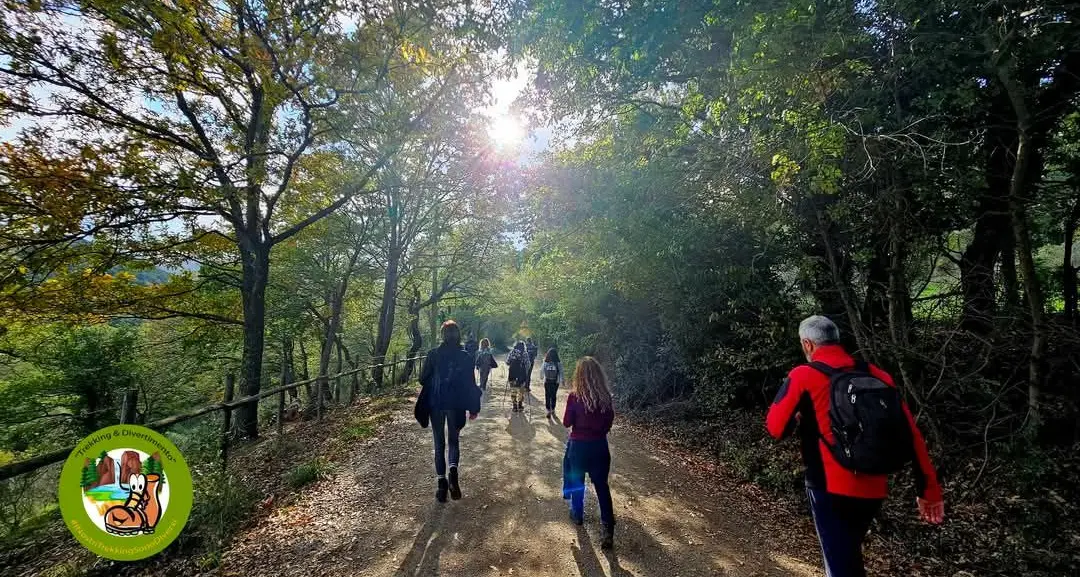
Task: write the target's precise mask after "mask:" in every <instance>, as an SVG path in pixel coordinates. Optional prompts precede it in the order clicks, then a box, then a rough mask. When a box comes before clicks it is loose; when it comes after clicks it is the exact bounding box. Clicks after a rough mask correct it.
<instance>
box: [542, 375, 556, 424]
mask: <svg viewBox="0 0 1080 577" xmlns="http://www.w3.org/2000/svg"><path fill="white" fill-rule="evenodd" d="M558 391H559V383H558V381H555V382H547V381H545V382H544V408H546V409H547V412H548V416H549V417H550V416H552V415H554V414H555V400H556V398H557V397H556V395H557V394H558Z"/></svg>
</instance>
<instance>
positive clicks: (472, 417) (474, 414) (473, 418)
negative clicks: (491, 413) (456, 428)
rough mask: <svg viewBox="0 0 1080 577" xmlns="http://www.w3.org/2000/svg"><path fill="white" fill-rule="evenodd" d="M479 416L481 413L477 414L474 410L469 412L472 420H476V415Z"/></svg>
mask: <svg viewBox="0 0 1080 577" xmlns="http://www.w3.org/2000/svg"><path fill="white" fill-rule="evenodd" d="M479 416H480V415H478V414H476V413H472V412H470V413H469V420H470V421H475V420H476V417H479Z"/></svg>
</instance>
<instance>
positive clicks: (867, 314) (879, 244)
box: [861, 214, 901, 335]
mask: <svg viewBox="0 0 1080 577" xmlns="http://www.w3.org/2000/svg"><path fill="white" fill-rule="evenodd" d="M895 217H896V218H901V215H899V214H897V215H896V216H895ZM892 242H893V241H891V240H889V239H888V238H881V239H878V240H877V241H876V242H875V244H874V256H873V258H871V259H870V263H869V267H868V270H867V274H866V297H865V298H864V299H863V306H862V319H861V320H862V324H863V325H865V326H866V327H867V329H868V330H869V332H870V333H871V334H872V335H878V334H881V335H884V334H886V333H887V332H888V330H889V305H890V303H889V296H890V294H889V290H890V288H891V287H890V276H891V275H890V272H891V270H890V266H891V264H892V263H891V260H890V256H889V254H888V253H889V250H891V245H892Z"/></svg>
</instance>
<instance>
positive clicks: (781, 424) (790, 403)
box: [765, 367, 804, 439]
mask: <svg viewBox="0 0 1080 577" xmlns="http://www.w3.org/2000/svg"><path fill="white" fill-rule="evenodd" d="M797 370H798V367H796V368H795V369H793V370H792V371H791V372H790V373H788V376H787V378H786V379H784V384H783V385H781V386H780V392H778V393H776V399H774V400H773V404H772V406H771V407H769V414H768V416H767V417H765V428H767V429H768V430H769V434H770V435H772V436H773V438H774V439H782V438H784V437H786V436H787V435H789V434H791V431H792V430H794V428H795V427H794V425H795V410H796V408H797V407H798V406H799V399H800V398H802V394H803V391H804V389H803V381H802V379H801V378H799V375H798V374H797V373H796V371H797Z"/></svg>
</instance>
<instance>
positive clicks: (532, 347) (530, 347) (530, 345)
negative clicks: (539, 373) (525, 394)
mask: <svg viewBox="0 0 1080 577" xmlns="http://www.w3.org/2000/svg"><path fill="white" fill-rule="evenodd" d="M525 351H526V352H528V353H529V378H528V379H526V385H525V390H529V389H530V388H531V387H532V372H533V365H534V364H536V353H537V352H538V351H539V349H538V348H537V346H536V343H535V342H533V340H532V337H529V338H528V339H525Z"/></svg>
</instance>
